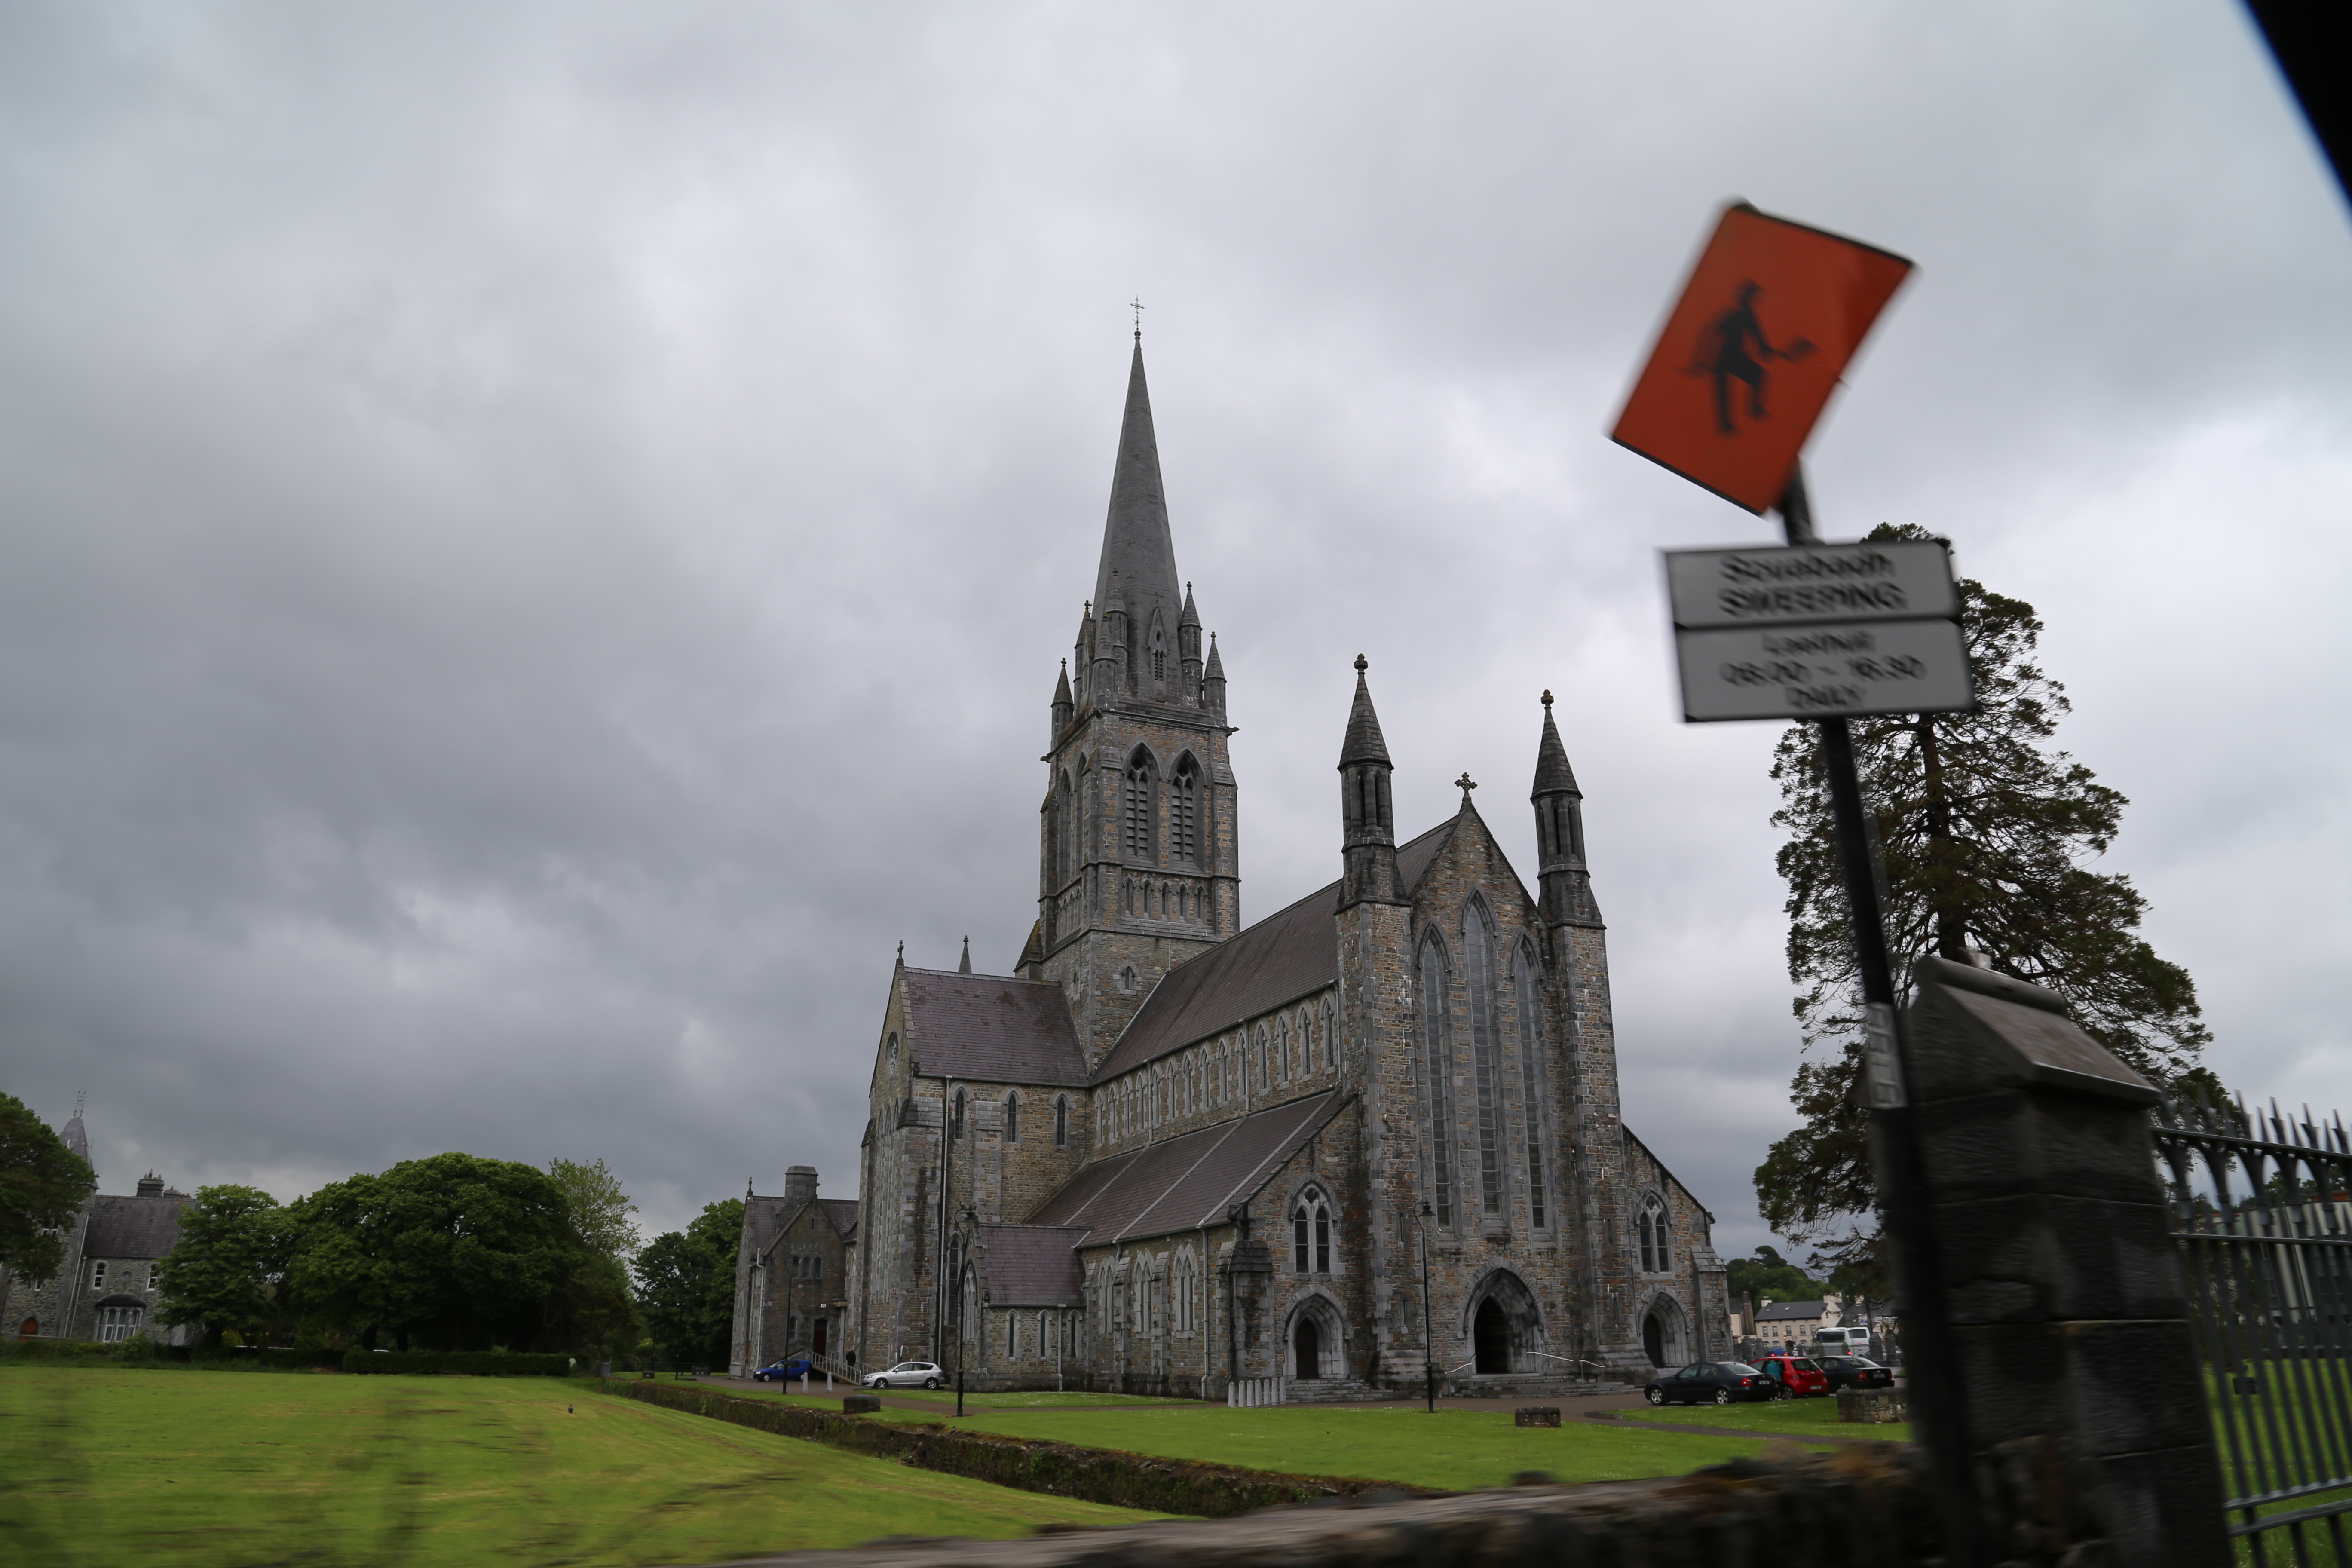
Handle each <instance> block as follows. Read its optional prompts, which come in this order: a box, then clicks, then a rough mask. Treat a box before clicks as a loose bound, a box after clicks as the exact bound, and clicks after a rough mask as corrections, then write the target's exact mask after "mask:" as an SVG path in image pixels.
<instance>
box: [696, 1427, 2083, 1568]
mask: <svg viewBox="0 0 2352 1568" xmlns="http://www.w3.org/2000/svg"><path fill="white" fill-rule="evenodd" d="M2010 1458H2011V1461H2012V1462H2011V1463H2009V1464H2007V1465H2006V1466H2004V1467H2001V1469H2002V1471H2003V1475H2004V1478H2005V1482H2006V1483H2007V1484H2005V1485H2004V1486H2003V1487H2002V1488H2001V1491H2002V1494H2003V1495H2002V1496H2001V1498H2000V1503H1999V1506H2000V1507H2002V1508H2005V1509H2006V1510H2007V1513H2006V1521H2007V1522H2006V1528H2005V1529H2002V1530H2000V1531H1995V1538H1996V1540H1997V1541H1998V1542H2000V1557H2001V1563H2002V1568H2112V1564H2113V1561H2114V1560H2113V1557H2112V1554H2111V1553H2110V1552H2109V1551H2108V1549H2107V1543H2106V1542H2104V1541H2102V1540H2099V1539H2096V1538H2095V1537H2093V1536H2088V1535H2085V1534H2084V1533H2082V1532H2081V1531H2080V1526H2081V1525H2082V1524H2083V1522H2084V1519H2083V1515H2082V1513H2081V1510H2079V1509H2076V1508H2074V1507H2073V1506H2072V1502H2071V1499H2070V1498H2069V1496H2068V1494H2067V1491H2066V1489H2065V1488H2064V1486H2063V1483H2060V1482H2058V1481H2057V1477H2058V1476H2059V1475H2061V1474H2063V1471H2064V1469H2065V1468H2066V1467H2064V1466H2063V1464H2061V1465H2057V1466H2055V1467H2053V1465H2052V1464H2051V1463H2050V1462H2049V1460H2050V1459H2051V1458H2052V1456H2050V1455H2049V1454H2047V1453H2043V1452H2040V1451H2037V1452H2035V1453H2032V1454H2025V1453H2020V1454H2017V1455H2014V1456H2011V1457H2010ZM1940 1533H1941V1532H1940V1527H1939V1524H1938V1514H1937V1507H1936V1494H1935V1490H1934V1489H1933V1487H1932V1486H1931V1485H1930V1484H1929V1481H1928V1478H1927V1470H1926V1465H1925V1460H1924V1458H1920V1457H1918V1456H1917V1455H1916V1453H1915V1452H1913V1451H1909V1450H1906V1449H1903V1448H1899V1447H1896V1446H1895V1445H1893V1444H1888V1445H1885V1446H1884V1447H1880V1446H1876V1445H1872V1446H1868V1447H1862V1446H1856V1447H1848V1448H1844V1449H1841V1450H1840V1451H1839V1452H1837V1453H1836V1454H1833V1455H1830V1456H1826V1457H1808V1458H1790V1459H1788V1460H1785V1461H1771V1460H1763V1459H1742V1460H1738V1461H1735V1462H1733V1463H1731V1464H1727V1465H1717V1466H1716V1467H1714V1468H1710V1469H1705V1470H1701V1471H1699V1472H1698V1473H1697V1474H1696V1475H1691V1476H1682V1477H1676V1478H1674V1479H1664V1480H1652V1481H1603V1482H1599V1483H1596V1484H1593V1485H1590V1486H1577V1487H1545V1486H1531V1487H1514V1488H1510V1489H1503V1490H1496V1491H1482V1492H1465V1493H1461V1494H1458V1495H1455V1496H1450V1497H1443V1496H1441V1497H1433V1498H1423V1499H1414V1500H1402V1501H1392V1502H1370V1503H1364V1502H1359V1503H1349V1502H1348V1501H1345V1500H1339V1501H1336V1502H1330V1503H1325V1504H1323V1505H1321V1506H1310V1507H1305V1508H1284V1509H1274V1510H1266V1511H1264V1512H1259V1513H1254V1514H1251V1515H1250V1516H1248V1517H1247V1518H1244V1519H1222V1520H1208V1521H1168V1522H1161V1523H1151V1524H1142V1525H1131V1526H1125V1527H1120V1528H1113V1529H1106V1530H1080V1531H1070V1530H1053V1529H1051V1528H1050V1527H1049V1529H1048V1530H1047V1531H1041V1532H1040V1533H1039V1534H1037V1535H1034V1536H1032V1537H1030V1538H1028V1539H1027V1540H1022V1541H948V1540H898V1541H877V1542H873V1543H871V1544H869V1545H866V1546H862V1547H856V1548H853V1549H851V1550H849V1551H845V1552H792V1553H789V1554H786V1555H782V1556H777V1557H768V1558H755V1559H750V1560H740V1561H738V1562H735V1563H730V1564H729V1565H728V1568H1910V1565H1913V1564H1916V1565H1918V1568H1937V1565H1940V1564H1941V1563H1943V1561H1944V1558H1943V1545H1942V1542H1941V1539H1940Z"/></svg>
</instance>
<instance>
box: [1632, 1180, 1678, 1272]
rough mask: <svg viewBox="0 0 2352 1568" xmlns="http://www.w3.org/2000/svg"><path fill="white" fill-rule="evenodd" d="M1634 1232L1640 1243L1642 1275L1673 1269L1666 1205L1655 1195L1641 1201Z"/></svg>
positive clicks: (1672, 1252)
mask: <svg viewBox="0 0 2352 1568" xmlns="http://www.w3.org/2000/svg"><path fill="white" fill-rule="evenodd" d="M1634 1232H1635V1235H1636V1237H1637V1238H1638V1239H1639V1241H1640V1243H1641V1249H1642V1272H1643V1273H1644V1274H1664V1273H1665V1272H1666V1271H1667V1270H1668V1269H1669V1268H1673V1267H1674V1246H1673V1233H1672V1232H1671V1230H1670V1229H1669V1228H1668V1226H1667V1223H1666V1205H1664V1203H1663V1202H1662V1201H1660V1199H1659V1197H1658V1194H1655V1193H1652V1194H1649V1195H1648V1196H1646V1197H1644V1198H1643V1200H1642V1213H1641V1217H1640V1218H1639V1219H1637V1220H1636V1221H1635V1222H1634Z"/></svg>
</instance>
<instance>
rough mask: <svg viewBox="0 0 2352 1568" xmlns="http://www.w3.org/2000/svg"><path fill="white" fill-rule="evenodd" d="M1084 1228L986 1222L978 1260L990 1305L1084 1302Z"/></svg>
mask: <svg viewBox="0 0 2352 1568" xmlns="http://www.w3.org/2000/svg"><path fill="white" fill-rule="evenodd" d="M1086 1235H1087V1232H1086V1227H1085V1226H1054V1225H984V1226H981V1227H980V1247H979V1248H978V1249H977V1254H976V1256H977V1258H978V1261H979V1264H980V1271H981V1274H982V1279H983V1282H984V1283H985V1284H986V1285H987V1287H988V1301H989V1305H991V1306H992V1307H1078V1306H1083V1305H1085V1304H1086V1296H1085V1277H1084V1275H1083V1274H1081V1273H1080V1271H1079V1268H1078V1243H1079V1242H1081V1241H1083V1240H1085V1239H1086Z"/></svg>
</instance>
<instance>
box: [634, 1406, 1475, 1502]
mask: <svg viewBox="0 0 2352 1568" xmlns="http://www.w3.org/2000/svg"><path fill="white" fill-rule="evenodd" d="M601 1386H603V1387H604V1389H605V1391H606V1392H607V1393H611V1394H617V1395H619V1396H621V1397H623V1398H628V1399H641V1400H644V1401H645V1402H646V1403H647V1404H649V1405H661V1406H663V1407H664V1408H666V1409H670V1410H682V1411H685V1412H687V1413H688V1414H689V1415H708V1416H710V1417H711V1418H713V1419H714V1420H719V1421H731V1422H733V1423H735V1424H736V1425H737V1426H749V1427H751V1428H752V1429H754V1430H755V1431H761V1432H772V1433H774V1434H776V1435H777V1436H781V1437H801V1438H805V1439H808V1440H809V1441H812V1442H817V1443H825V1444H829V1445H831V1446H832V1447H837V1448H847V1449H850V1450H852V1451H854V1452H856V1453H861V1454H868V1455H872V1456H873V1457H875V1458H887V1459H897V1460H898V1461H899V1462H900V1463H902V1464H908V1465H912V1466H914V1467H915V1468H917V1469H923V1470H938V1471H940V1473H942V1474H945V1475H950V1476H968V1477H970V1478H971V1479H974V1480H982V1481H989V1482H992V1483H993V1484H995V1485H997V1486H1000V1487H1013V1488H1017V1489H1020V1490H1023V1491H1032V1492H1051V1493H1053V1494H1054V1495H1055V1496H1056V1497H1069V1498H1077V1499H1080V1500H1083V1501H1087V1502H1105V1503H1111V1504H1115V1505H1116V1506H1118V1507H1120V1508H1134V1509H1146V1510H1150V1511H1151V1512H1154V1513H1182V1514H1192V1515H1194V1516H1197V1517H1199V1518H1202V1519H1224V1518H1228V1517H1230V1516H1232V1515H1234V1514H1242V1513H1249V1512H1252V1511H1254V1510H1258V1509H1265V1508H1276V1507H1281V1506H1284V1505H1295V1504H1298V1503H1307V1502H1324V1501H1332V1502H1340V1501H1346V1500H1349V1499H1352V1498H1362V1497H1366V1496H1370V1495H1379V1496H1381V1497H1387V1498H1399V1497H1433V1496H1436V1495H1439V1494H1436V1493H1433V1492H1431V1491H1428V1490H1427V1489H1423V1488H1421V1487H1408V1486H1400V1485H1398V1484H1396V1483H1395V1482H1392V1481H1368V1480H1351V1479H1339V1478H1334V1477H1329V1476H1286V1475H1280V1474H1277V1473H1276V1472H1274V1471H1270V1470H1245V1469H1240V1468H1235V1467H1234V1466H1230V1465H1208V1464H1200V1463H1197V1462H1194V1461H1192V1460H1189V1459H1163V1458H1153V1457H1151V1456H1150V1455H1145V1454H1128V1453H1121V1452H1119V1451H1118V1450H1117V1449H1112V1448H1082V1447H1076V1446H1074V1445H1072V1444H1068V1443H1044V1442H1034V1441H1032V1440H1029V1439H1026V1438H1021V1437H1005V1436H997V1435H996V1434H993V1433H988V1432H973V1431H968V1430H967V1431H959V1430H957V1429H955V1428H954V1427H951V1426H947V1425H945V1424H944V1423H937V1422H919V1423H917V1424H914V1425H911V1426H910V1425H903V1424H900V1423H897V1422H887V1421H873V1420H868V1419H866V1418H865V1417H862V1416H856V1415H835V1413H833V1412H832V1411H829V1410H814V1409H811V1408H809V1407H808V1406H806V1405H787V1404H785V1403H784V1402H783V1401H782V1400H777V1399H751V1398H746V1397H744V1396H743V1395H740V1394H720V1393H718V1392H717V1391H715V1390H712V1389H707V1388H690V1387H681V1386H679V1385H678V1384H663V1383H644V1382H636V1381H631V1382H627V1383H622V1384H617V1385H614V1384H603V1385H601Z"/></svg>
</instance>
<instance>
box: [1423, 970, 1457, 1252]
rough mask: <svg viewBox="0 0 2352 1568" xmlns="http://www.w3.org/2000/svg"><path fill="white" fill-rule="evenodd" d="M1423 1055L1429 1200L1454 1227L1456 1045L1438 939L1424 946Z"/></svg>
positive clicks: (1439, 1220) (1445, 1222)
mask: <svg viewBox="0 0 2352 1568" xmlns="http://www.w3.org/2000/svg"><path fill="white" fill-rule="evenodd" d="M1419 982H1420V989H1421V1051H1422V1059H1423V1061H1425V1062H1426V1063H1427V1064H1428V1070H1429V1181H1430V1187H1431V1192H1430V1200H1431V1204H1432V1206H1433V1207H1434V1208H1435V1209H1436V1211H1437V1223H1438V1224H1439V1225H1440V1226H1451V1225H1452V1224H1453V1223H1454V1096H1453V1095H1452V1094H1451V1093H1450V1092H1448V1091H1449V1089H1450V1088H1451V1083H1450V1079H1451V1076H1452V1073H1453V1070H1454V1040H1453V1032H1452V1028H1451V1020H1450V1017H1449V1011H1448V1008H1447V1006H1446V1002H1447V993H1448V992H1449V991H1450V990H1451V989H1452V987H1451V986H1450V985H1449V984H1447V981H1446V973H1445V952H1444V949H1443V948H1441V947H1439V946H1438V945H1437V943H1436V942H1435V941H1434V940H1432V941H1429V942H1423V943H1422V947H1421V973H1420V976H1419Z"/></svg>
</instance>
